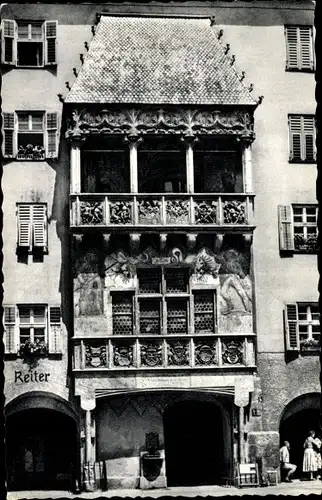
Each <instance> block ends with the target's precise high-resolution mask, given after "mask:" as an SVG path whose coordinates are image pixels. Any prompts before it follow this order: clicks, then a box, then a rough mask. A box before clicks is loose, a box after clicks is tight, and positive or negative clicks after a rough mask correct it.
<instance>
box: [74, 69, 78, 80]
mask: <svg viewBox="0 0 322 500" xmlns="http://www.w3.org/2000/svg"><path fill="white" fill-rule="evenodd" d="M73 73H74V75H75V76H76V78H77V75H78V73H77V69H76V68H73Z"/></svg>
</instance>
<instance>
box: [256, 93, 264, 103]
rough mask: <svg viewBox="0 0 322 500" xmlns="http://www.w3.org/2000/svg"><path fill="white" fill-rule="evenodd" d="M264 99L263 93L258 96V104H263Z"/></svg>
mask: <svg viewBox="0 0 322 500" xmlns="http://www.w3.org/2000/svg"><path fill="white" fill-rule="evenodd" d="M263 99H264V96H263V95H260V96H259V97H258V101H257V104H258V105H259V104H262V102H263Z"/></svg>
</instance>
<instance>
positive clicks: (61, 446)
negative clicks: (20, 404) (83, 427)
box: [6, 408, 77, 490]
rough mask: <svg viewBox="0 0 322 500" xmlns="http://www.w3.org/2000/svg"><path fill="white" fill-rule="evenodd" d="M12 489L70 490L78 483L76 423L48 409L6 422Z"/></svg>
mask: <svg viewBox="0 0 322 500" xmlns="http://www.w3.org/2000/svg"><path fill="white" fill-rule="evenodd" d="M6 448H7V481H8V489H9V490H37V489H47V490H49V489H51V490H66V489H70V488H71V486H72V482H73V480H74V474H75V471H76V469H75V466H76V456H77V451H76V450H77V429H76V423H75V421H74V420H73V419H72V418H71V417H68V416H67V415H65V414H63V413H60V412H58V411H55V410H49V409H44V408H37V409H28V410H24V411H20V412H17V413H13V414H12V415H10V416H8V417H7V421H6Z"/></svg>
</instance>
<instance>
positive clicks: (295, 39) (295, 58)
mask: <svg viewBox="0 0 322 500" xmlns="http://www.w3.org/2000/svg"><path fill="white" fill-rule="evenodd" d="M285 41H286V70H288V71H313V70H314V51H313V29H312V26H286V27H285Z"/></svg>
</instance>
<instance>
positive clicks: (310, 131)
mask: <svg viewBox="0 0 322 500" xmlns="http://www.w3.org/2000/svg"><path fill="white" fill-rule="evenodd" d="M288 126H289V136H290V139H289V140H290V161H292V162H295V163H301V162H307V163H314V162H315V161H316V143H315V140H316V127H315V117H314V116H313V115H289V117H288Z"/></svg>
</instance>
